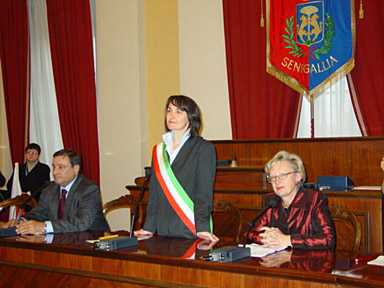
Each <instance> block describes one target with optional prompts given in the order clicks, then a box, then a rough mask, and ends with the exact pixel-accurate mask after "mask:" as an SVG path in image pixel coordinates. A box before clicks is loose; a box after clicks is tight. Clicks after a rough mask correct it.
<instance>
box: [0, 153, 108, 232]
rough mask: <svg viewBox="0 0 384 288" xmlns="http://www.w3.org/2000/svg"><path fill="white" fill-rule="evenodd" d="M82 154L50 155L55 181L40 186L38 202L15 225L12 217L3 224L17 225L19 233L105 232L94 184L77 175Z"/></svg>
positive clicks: (98, 197)
mask: <svg viewBox="0 0 384 288" xmlns="http://www.w3.org/2000/svg"><path fill="white" fill-rule="evenodd" d="M80 166H81V157H80V155H79V154H78V153H77V152H75V151H73V150H71V149H62V150H59V151H57V152H55V154H53V163H52V173H53V177H54V182H51V183H49V184H48V185H47V186H46V187H44V188H43V190H42V193H41V197H40V200H39V202H38V203H37V205H36V206H35V207H34V208H33V209H32V210H31V211H30V212H28V213H27V214H25V215H24V216H23V217H22V219H23V220H26V221H21V222H20V223H19V224H17V220H16V219H14V220H11V221H9V222H8V223H6V224H5V225H4V226H3V227H4V228H7V227H10V226H16V231H17V233H19V234H40V233H64V232H78V231H86V230H98V231H108V230H109V226H108V223H107V221H106V220H105V218H104V214H103V210H102V207H101V201H100V191H99V188H98V187H97V185H96V184H95V183H93V182H92V181H90V180H89V179H87V178H86V177H85V176H84V175H82V174H80V173H79V171H80Z"/></svg>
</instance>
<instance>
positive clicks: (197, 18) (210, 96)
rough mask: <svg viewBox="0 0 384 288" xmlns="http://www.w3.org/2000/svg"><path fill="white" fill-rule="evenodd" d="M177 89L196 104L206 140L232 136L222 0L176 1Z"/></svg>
mask: <svg viewBox="0 0 384 288" xmlns="http://www.w3.org/2000/svg"><path fill="white" fill-rule="evenodd" d="M179 39H180V91H181V94H185V95H187V96H190V97H192V98H193V99H194V100H196V102H197V103H198V104H199V106H200V109H201V110H202V114H203V124H204V127H203V133H202V135H203V136H204V138H206V139H208V140H213V139H215V140H218V139H232V132H231V118H230V110H229V96H228V83H227V70H226V58H225V42H224V23H223V9H222V1H221V0H194V1H189V0H179Z"/></svg>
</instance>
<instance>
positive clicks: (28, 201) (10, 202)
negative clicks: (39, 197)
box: [0, 193, 36, 208]
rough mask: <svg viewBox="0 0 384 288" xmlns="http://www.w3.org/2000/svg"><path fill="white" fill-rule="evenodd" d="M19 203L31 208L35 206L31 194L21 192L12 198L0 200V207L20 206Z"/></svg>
mask: <svg viewBox="0 0 384 288" xmlns="http://www.w3.org/2000/svg"><path fill="white" fill-rule="evenodd" d="M20 205H28V206H30V207H31V208H33V207H35V206H36V200H35V199H34V198H33V197H32V196H31V195H29V194H26V193H23V194H21V195H19V196H16V197H14V198H9V199H6V200H4V201H2V202H0V208H6V207H11V206H20Z"/></svg>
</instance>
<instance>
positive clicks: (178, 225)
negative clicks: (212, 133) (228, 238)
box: [143, 136, 216, 238]
mask: <svg viewBox="0 0 384 288" xmlns="http://www.w3.org/2000/svg"><path fill="white" fill-rule="evenodd" d="M171 168H172V170H173V173H174V174H175V176H176V178H177V180H178V181H179V183H180V184H181V186H182V187H183V188H184V190H185V192H186V193H187V194H188V196H189V197H190V198H191V200H192V201H193V203H194V212H195V225H196V232H203V231H210V232H212V231H211V228H210V217H211V212H212V201H213V183H214V181H215V174H216V153H215V148H214V146H213V144H212V143H210V142H208V141H206V140H204V139H202V138H201V137H199V136H196V137H193V136H191V137H190V138H189V139H188V140H187V141H186V142H185V143H184V145H183V147H181V150H180V151H179V153H178V154H177V156H176V158H175V160H174V161H173V162H172V165H171ZM143 229H144V230H147V231H150V232H152V233H155V232H157V234H158V235H161V236H169V237H181V238H196V237H197V236H196V235H195V234H193V233H192V232H191V231H190V230H189V229H188V227H187V226H186V225H185V224H184V223H183V221H181V219H180V218H179V216H178V215H177V214H176V212H175V211H174V210H173V208H172V206H171V205H170V204H169V202H168V200H167V198H166V196H165V194H164V192H163V191H162V188H161V186H160V184H159V181H158V179H157V177H156V173H155V172H154V170H153V165H152V177H151V182H150V186H149V201H148V206H147V217H146V221H145V224H144V227H143Z"/></svg>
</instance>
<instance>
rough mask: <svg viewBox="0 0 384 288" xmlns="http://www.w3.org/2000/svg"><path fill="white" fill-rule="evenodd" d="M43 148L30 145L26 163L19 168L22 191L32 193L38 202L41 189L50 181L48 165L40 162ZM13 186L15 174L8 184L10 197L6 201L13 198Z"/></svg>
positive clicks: (26, 153) (34, 144)
mask: <svg viewBox="0 0 384 288" xmlns="http://www.w3.org/2000/svg"><path fill="white" fill-rule="evenodd" d="M40 153H41V148H40V146H39V145H38V144H36V143H30V144H28V145H27V147H25V159H26V162H25V163H24V164H23V165H20V166H19V180H20V186H21V191H23V192H28V191H29V192H30V193H31V195H32V197H33V198H35V200H36V201H38V200H39V197H40V193H41V188H42V187H43V185H44V183H45V182H47V181H49V180H50V179H49V173H50V171H51V170H50V168H49V166H48V165H46V164H43V163H41V162H40V161H39V158H40ZM12 185H13V173H12V175H11V178H9V180H8V183H7V189H8V193H7V194H8V195H5V197H4V198H5V199H7V198H9V197H10V196H11V191H12Z"/></svg>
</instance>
